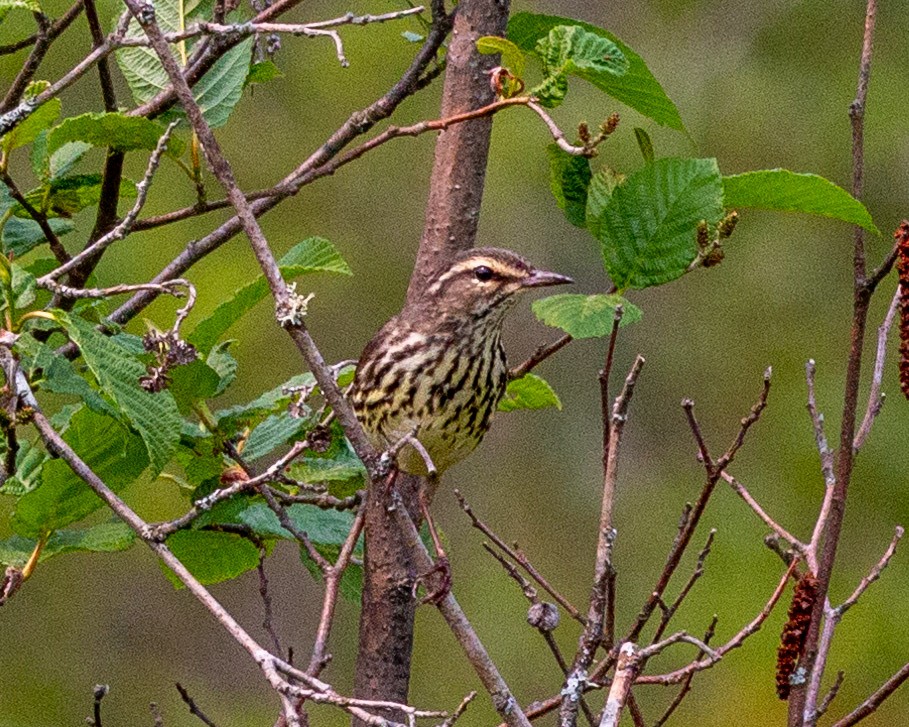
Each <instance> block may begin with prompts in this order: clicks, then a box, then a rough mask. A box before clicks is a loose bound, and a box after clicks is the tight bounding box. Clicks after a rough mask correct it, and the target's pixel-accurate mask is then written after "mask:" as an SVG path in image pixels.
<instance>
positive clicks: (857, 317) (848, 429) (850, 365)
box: [789, 0, 877, 727]
mask: <svg viewBox="0 0 909 727" xmlns="http://www.w3.org/2000/svg"><path fill="white" fill-rule="evenodd" d="M876 15H877V2H876V0H868V4H867V10H866V15H865V33H864V39H863V42H862V55H861V62H860V64H859V78H858V87H857V91H856V97H855V100H854V101H853V103H852V105H851V106H850V109H849V112H850V118H851V120H852V194H853V196H854V197H855V198H856V199H861V196H862V188H863V180H864V145H863V137H864V115H865V99H866V96H867V92H868V81H869V78H870V74H871V57H872V47H873V41H874V28H875V20H876ZM865 276H866V262H865V243H864V230H862V228H860V227H858V226H857V227H856V228H855V235H854V243H853V288H854V299H853V314H852V329H851V334H850V350H849V356H848V359H847V364H846V381H845V392H844V396H843V414H842V420H841V425H840V427H841V429H840V442H839V447H838V450H837V454H836V463H835V473H834V474H835V478H836V482H835V484H834V485H833V488H832V491H831V495H830V512H829V515H828V517H827V523H826V527H825V528H824V533H823V546H822V549H821V552H820V554H819V563H818V568H817V578H818V600H817V603H816V604H815V607H814V610H813V612H812V614H811V626H810V628H809V630H808V636H807V638H806V642H805V658H804V667H805V672H806V673H807V674H808V675H809V680H808V683H810V684H815V685H816V684H818V683H819V681H820V677H822V676H823V675H822V674H818V675H813V671H814V669H815V663H816V662H817V661H818V659H819V654H818V639H819V636H820V633H821V625H822V622H823V617H824V603H825V602H826V600H827V593H828V591H829V588H830V577H831V575H832V573H833V568H834V566H835V564H836V554H837V548H838V546H839V541H840V533H841V531H842V527H843V517H844V515H845V511H846V496H847V494H848V491H849V484H850V481H851V479H852V468H853V463H854V460H855V450H854V449H853V442H854V441H855V429H856V411H857V408H858V397H859V387H860V384H861V371H862V351H863V346H864V341H865V326H866V323H867V318H868V308H869V304H870V301H871V294H872V293H873V288H872V287H870V286H869V285H868V284H867V282H868V281H867V280H866V277H865ZM824 661H825V658H824V656H821V657H820V663H821V664H823V663H824ZM821 668H822V667H821ZM818 698H819V695H818V694H817V691H816V690H815V689H812V690H810V692H809V690H808V689H806V688H805V686H804V685H799V686H797V687H795V688H793V690H792V694H791V696H790V699H789V727H803V725H806V724H813V720H814V715H815V712H816V707H817V700H818Z"/></svg>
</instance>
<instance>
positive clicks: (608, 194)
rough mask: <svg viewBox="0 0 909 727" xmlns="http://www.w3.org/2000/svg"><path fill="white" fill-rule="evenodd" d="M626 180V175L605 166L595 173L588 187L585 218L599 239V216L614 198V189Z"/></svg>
mask: <svg viewBox="0 0 909 727" xmlns="http://www.w3.org/2000/svg"><path fill="white" fill-rule="evenodd" d="M624 182H625V175H624V174H619V173H618V172H616V171H614V170H612V169H610V168H609V167H604V168H603V169H600V170H599V171H598V172H597V173H596V174H594V175H593V179H591V180H590V185H589V186H588V187H587V210H586V214H585V220H586V223H587V229H588V230H589V232H590V234H591V235H593V236H594V237H596V238H597V239H599V235H600V223H599V216H600V214H601V213H602V212H603V209H604V208H605V207H606V205H607V204H609V200H610V199H612V191H613V190H614V189H615V188H616V187H618V186H619V185H620V184H623V183H624Z"/></svg>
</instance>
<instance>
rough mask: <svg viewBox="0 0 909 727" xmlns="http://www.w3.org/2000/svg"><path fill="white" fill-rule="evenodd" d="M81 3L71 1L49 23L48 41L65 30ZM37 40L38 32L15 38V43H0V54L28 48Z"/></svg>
mask: <svg viewBox="0 0 909 727" xmlns="http://www.w3.org/2000/svg"><path fill="white" fill-rule="evenodd" d="M82 9H83V4H82V0H77V1H76V2H75V3H73V4H72V5H71V6H70V8H69V10H67V11H66V12H65V13H64V14H63V15H61V16H60V18H59V19H58V20H55V21H54V22H53V24H52V25H51V27H50V29H49V30H48V31H47V38H48V40H50V41H53V40H55V39H56V37H57V36H58V35H60V33H62V32H63V31H64V30H66V29H67V28H68V27H69V26H70V25H71V24H72V22H73V21H74V20H75V19H76V18H78V17H79V15H80V14H81V13H82ZM37 41H38V33H34V34H33V35H30V36H28V37H27V38H23V39H22V40H17V41H16V42H15V43H10V44H9V45H0V56H5V55H9V54H10V53H15V52H16V51H20V50H22V49H23V48H28V47H29V46H30V45H34V44H35V43H36V42H37Z"/></svg>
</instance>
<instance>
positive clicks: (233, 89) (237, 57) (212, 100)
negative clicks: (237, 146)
mask: <svg viewBox="0 0 909 727" xmlns="http://www.w3.org/2000/svg"><path fill="white" fill-rule="evenodd" d="M254 42H255V39H254V38H247V39H246V40H244V41H242V42H240V43H238V44H237V45H235V46H234V47H233V48H231V49H230V50H229V51H227V53H225V54H224V55H222V56H221V57H220V58H219V59H218V60H217V61H216V62H215V65H213V66H212V68H211V70H210V71H209V72H208V73H206V74H205V75H204V76H202V78H201V79H200V80H199V82H198V83H197V84H196V85H195V86H194V87H193V95H194V96H195V97H196V103H198V104H199V108H201V109H202V115H203V116H204V117H205V120H206V121H207V122H208V124H209V126H211V127H212V128H213V129H217V128H219V127H221V126H224V124H226V123H227V119H228V118H229V117H230V114H231V112H232V111H233V110H234V106H236V105H237V102H238V101H239V100H240V97H241V96H242V95H243V86H244V85H245V83H246V77H247V75H248V74H249V64H250V61H251V59H252V46H253V43H254Z"/></svg>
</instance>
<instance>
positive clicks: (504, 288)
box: [421, 247, 574, 322]
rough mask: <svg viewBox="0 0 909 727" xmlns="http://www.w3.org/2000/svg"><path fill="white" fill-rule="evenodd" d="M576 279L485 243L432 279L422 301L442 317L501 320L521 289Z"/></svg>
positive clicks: (455, 260)
mask: <svg viewBox="0 0 909 727" xmlns="http://www.w3.org/2000/svg"><path fill="white" fill-rule="evenodd" d="M573 282H574V281H573V280H572V279H571V278H569V277H567V276H566V275H559V274H558V273H552V272H549V271H547V270H540V269H538V268H535V267H534V266H533V265H531V264H530V263H529V262H527V261H526V260H525V259H524V258H522V257H521V256H520V255H517V254H515V253H513V252H511V251H510V250H502V249H499V248H494V247H481V248H474V249H472V250H468V251H466V252H463V253H461V254H460V255H458V256H457V257H456V258H455V259H454V261H453V262H452V263H451V265H450V266H449V267H448V268H446V269H445V270H443V271H441V272H440V273H439V274H438V275H437V276H436V277H435V278H434V279H433V280H431V281H430V283H429V285H428V286H427V288H426V292H425V293H424V295H423V296H422V300H421V303H422V304H423V309H424V310H426V309H427V308H429V309H430V310H432V311H433V312H434V314H435V315H438V316H439V317H445V318H456V319H457V318H473V319H486V320H489V321H490V322H498V321H501V319H502V317H503V316H504V315H505V313H506V312H507V311H508V309H509V308H510V307H511V305H512V303H514V301H515V298H516V295H517V294H518V293H520V292H522V291H524V290H527V289H529V288H539V287H543V286H547V285H563V284H565V283H573Z"/></svg>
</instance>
